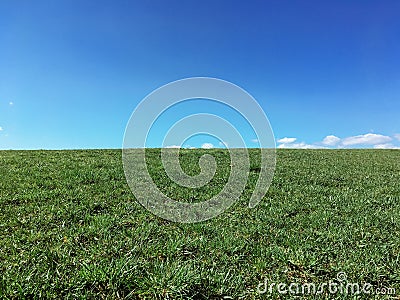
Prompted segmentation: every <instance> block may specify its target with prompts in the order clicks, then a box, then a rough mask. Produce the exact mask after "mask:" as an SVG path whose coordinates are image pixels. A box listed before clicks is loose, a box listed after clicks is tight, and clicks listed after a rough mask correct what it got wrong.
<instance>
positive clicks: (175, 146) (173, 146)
mask: <svg viewBox="0 0 400 300" xmlns="http://www.w3.org/2000/svg"><path fill="white" fill-rule="evenodd" d="M180 147H181V146H178V145H171V146H165V147H164V148H174V149H175V148H180Z"/></svg>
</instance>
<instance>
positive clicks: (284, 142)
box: [277, 137, 297, 144]
mask: <svg viewBox="0 0 400 300" xmlns="http://www.w3.org/2000/svg"><path fill="white" fill-rule="evenodd" d="M296 140H297V139H296V138H288V137H284V138H283V139H279V140H277V142H278V143H281V144H290V143H294V142H295V141H296Z"/></svg>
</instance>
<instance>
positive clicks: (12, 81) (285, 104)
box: [0, 0, 400, 149]
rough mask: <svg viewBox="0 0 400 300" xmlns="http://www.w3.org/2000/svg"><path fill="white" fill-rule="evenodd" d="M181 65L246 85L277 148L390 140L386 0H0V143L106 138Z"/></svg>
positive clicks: (390, 19)
mask: <svg viewBox="0 0 400 300" xmlns="http://www.w3.org/2000/svg"><path fill="white" fill-rule="evenodd" d="M194 76H207V77H216V78H221V79H224V80H227V81H230V82H232V83H235V84H237V85H239V86H241V87H242V88H244V89H245V90H246V91H248V92H249V93H250V94H251V95H253V96H254V98H255V99H257V101H258V102H259V103H260V105H261V106H262V108H263V109H264V111H265V113H266V114H267V116H268V118H269V120H270V122H271V125H272V128H273V130H274V134H275V137H276V139H277V146H278V147H297V148H307V147H333V148H335V147H371V148H373V147H377V148H395V147H399V146H400V135H399V134H400V117H399V116H400V1H396V0H393V1H390V0H389V1H368V0H362V1H361V0H360V1H341V0H335V1H319V0H316V1H218V0H217V1H216V0H211V1H209V0H206V1H204V0H203V1H190V0H189V1H121V0H119V1H118V0H117V1H111V0H109V1H99V0H96V1H82V0H79V1H78V0H68V1H62V0H59V1H52V0H48V1H42V0H35V1H27V0H18V1H14V0H2V1H0V149H40V148H43V149H67V148H120V147H121V145H122V139H123V134H124V130H125V126H126V124H127V122H128V119H129V117H130V115H131V113H132V111H133V109H134V108H135V107H136V106H137V105H138V103H139V102H140V101H141V100H142V99H143V98H144V97H145V96H146V95H147V94H149V93H150V92H151V91H153V90H154V89H156V88H158V87H160V86H161V85H164V84H166V83H168V82H171V81H174V80H178V79H182V78H186V77H194ZM246 142H248V143H251V142H250V141H246ZM193 143H194V144H193V145H192V146H194V147H199V146H201V145H203V144H206V146H209V144H213V145H214V146H217V145H215V143H216V142H215V141H214V142H210V141H207V140H206V139H204V140H201V139H198V140H196V141H193ZM207 143H208V144H207ZM152 146H157V145H156V144H154V145H152Z"/></svg>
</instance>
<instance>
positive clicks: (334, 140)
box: [322, 135, 340, 146]
mask: <svg viewBox="0 0 400 300" xmlns="http://www.w3.org/2000/svg"><path fill="white" fill-rule="evenodd" d="M339 142H340V138H338V137H337V136H334V135H328V136H326V137H325V138H324V139H323V141H322V144H323V145H326V146H335V145H337V144H339Z"/></svg>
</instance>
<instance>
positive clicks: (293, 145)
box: [278, 142, 322, 149]
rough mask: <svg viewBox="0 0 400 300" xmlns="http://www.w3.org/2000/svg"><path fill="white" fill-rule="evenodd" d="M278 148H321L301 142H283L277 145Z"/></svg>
mask: <svg viewBox="0 0 400 300" xmlns="http://www.w3.org/2000/svg"><path fill="white" fill-rule="evenodd" d="M278 148H282V149H284V148H286V149H288V148H291V149H318V148H322V147H319V146H316V145H310V144H306V143H304V142H301V143H283V144H280V145H279V146H278Z"/></svg>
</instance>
